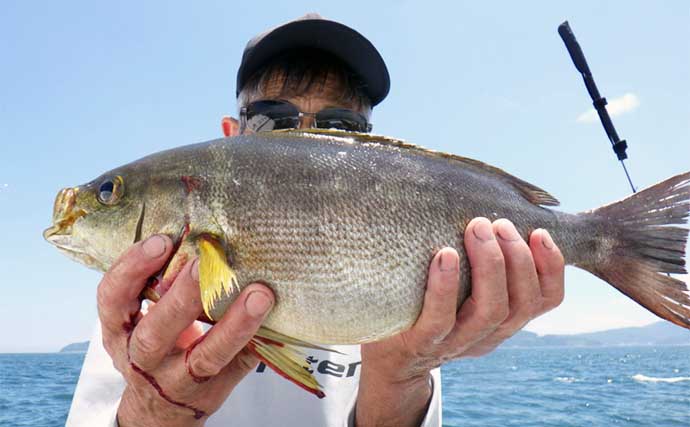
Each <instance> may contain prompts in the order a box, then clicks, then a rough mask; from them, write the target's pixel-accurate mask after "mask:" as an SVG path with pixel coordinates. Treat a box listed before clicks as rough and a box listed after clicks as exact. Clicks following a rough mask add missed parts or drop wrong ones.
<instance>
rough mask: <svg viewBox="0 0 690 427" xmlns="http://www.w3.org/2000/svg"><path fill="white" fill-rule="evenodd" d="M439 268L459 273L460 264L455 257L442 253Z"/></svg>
mask: <svg viewBox="0 0 690 427" xmlns="http://www.w3.org/2000/svg"><path fill="white" fill-rule="evenodd" d="M438 268H439V270H441V271H457V270H458V263H457V262H455V257H454V256H451V254H449V253H443V252H441V253H440V254H439V255H438Z"/></svg>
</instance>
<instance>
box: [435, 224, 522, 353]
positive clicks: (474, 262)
mask: <svg viewBox="0 0 690 427" xmlns="http://www.w3.org/2000/svg"><path fill="white" fill-rule="evenodd" d="M465 249H466V251H467V257H468V259H469V262H470V268H471V272H472V295H471V296H470V297H469V298H468V299H467V301H466V302H465V303H464V304H463V305H462V307H461V308H460V311H459V312H458V316H457V320H456V322H455V326H454V328H453V331H452V332H451V333H450V335H449V336H448V338H446V343H448V345H449V346H450V347H451V348H453V349H455V350H457V351H461V350H462V349H465V348H467V347H469V346H471V345H472V344H473V343H475V342H477V341H479V340H481V339H482V338H484V337H485V336H487V335H488V334H490V333H491V332H493V331H494V330H495V329H496V328H497V327H498V326H499V325H500V324H501V323H502V322H503V321H504V320H505V319H506V317H507V316H508V289H507V284H506V274H505V262H504V259H503V253H502V252H501V247H500V246H499V245H498V242H497V241H496V238H495V236H494V233H493V230H492V227H491V223H490V222H489V220H488V219H486V218H475V219H473V220H472V221H470V223H469V224H468V225H467V229H466V230H465Z"/></svg>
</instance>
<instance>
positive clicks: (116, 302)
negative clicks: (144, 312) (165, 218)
mask: <svg viewBox="0 0 690 427" xmlns="http://www.w3.org/2000/svg"><path fill="white" fill-rule="evenodd" d="M171 250H172V242H171V240H170V238H169V237H167V236H162V235H156V236H152V237H150V238H148V239H147V240H145V241H143V242H139V243H137V244H135V245H133V246H132V247H130V248H129V249H128V250H127V251H126V252H125V253H124V254H123V255H122V256H120V258H119V259H118V260H117V261H115V264H113V266H112V267H111V268H110V270H108V272H106V273H105V275H104V276H103V279H102V280H101V283H100V284H99V285H98V292H97V300H98V315H99V318H100V320H101V324H102V325H103V326H104V328H105V329H108V330H109V331H112V332H122V331H123V328H124V329H127V327H128V325H129V328H130V329H131V320H130V318H131V316H132V315H133V314H134V313H137V312H138V311H139V307H140V302H139V293H140V292H141V290H142V289H143V288H144V286H146V281H147V280H148V278H149V277H150V276H151V275H153V274H154V273H156V272H157V271H158V270H160V269H161V268H162V267H163V265H164V264H165V261H166V259H167V258H168V256H169V255H170V252H171Z"/></svg>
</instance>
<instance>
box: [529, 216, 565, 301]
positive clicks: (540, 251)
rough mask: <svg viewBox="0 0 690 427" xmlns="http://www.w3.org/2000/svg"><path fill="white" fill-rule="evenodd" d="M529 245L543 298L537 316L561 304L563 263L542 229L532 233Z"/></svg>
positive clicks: (547, 233)
mask: <svg viewBox="0 0 690 427" xmlns="http://www.w3.org/2000/svg"><path fill="white" fill-rule="evenodd" d="M529 245H530V249H531V250H532V254H533V255H534V264H535V266H536V269H537V275H538V277H539V285H540V288H541V294H542V298H543V303H542V308H541V311H540V312H539V313H538V314H543V313H546V312H547V311H549V310H552V309H554V308H556V307H557V306H559V305H560V304H561V302H563V297H564V295H565V286H564V282H565V278H564V276H565V261H564V259H563V255H562V254H561V251H560V250H559V249H558V247H557V246H556V245H555V243H554V242H553V240H552V239H551V236H550V235H549V232H548V231H546V230H544V229H538V230H535V231H534V232H533V233H532V235H531V236H530V241H529Z"/></svg>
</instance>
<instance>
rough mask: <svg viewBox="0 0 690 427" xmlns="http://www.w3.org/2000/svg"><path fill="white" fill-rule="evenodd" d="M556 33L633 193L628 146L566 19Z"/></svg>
mask: <svg viewBox="0 0 690 427" xmlns="http://www.w3.org/2000/svg"><path fill="white" fill-rule="evenodd" d="M558 34H559V35H560V36H561V38H562V39H563V43H565V47H566V48H567V49H568V53H569V54H570V58H571V59H572V60H573V63H574V64H575V68H577V71H579V72H580V74H582V79H583V80H584V81H585V86H586V87H587V92H589V96H590V97H591V98H592V104H593V105H594V108H595V109H596V111H597V114H598V115H599V119H600V120H601V124H602V125H603V126H604V130H605V131H606V136H608V138H609V141H611V148H613V152H614V153H616V157H618V160H619V161H620V162H621V165H622V166H623V171H624V172H625V176H626V177H627V178H628V183H629V184H630V188H632V192H633V193H635V192H636V191H637V190H635V186H634V185H633V182H632V179H630V174H629V173H628V169H627V168H626V167H625V162H624V160H625V159H627V158H628V155H627V153H626V152H625V150H627V148H628V143H627V142H625V140H624V139H620V138H619V137H618V133H617V132H616V128H615V127H613V122H612V121H611V116H609V112H608V111H607V110H606V104H607V101H606V98H604V97H603V96H601V95H600V94H599V89H597V85H596V83H594V77H592V72H591V71H590V70H589V65H587V60H586V59H585V55H584V53H582V48H581V47H580V44H579V43H578V42H577V40H576V39H575V34H573V30H572V29H571V28H570V25H568V21H565V22H563V23H562V24H561V25H559V26H558Z"/></svg>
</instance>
